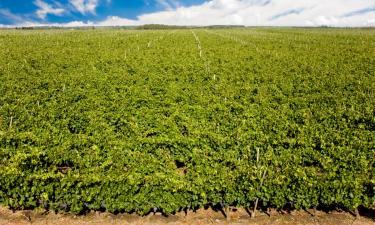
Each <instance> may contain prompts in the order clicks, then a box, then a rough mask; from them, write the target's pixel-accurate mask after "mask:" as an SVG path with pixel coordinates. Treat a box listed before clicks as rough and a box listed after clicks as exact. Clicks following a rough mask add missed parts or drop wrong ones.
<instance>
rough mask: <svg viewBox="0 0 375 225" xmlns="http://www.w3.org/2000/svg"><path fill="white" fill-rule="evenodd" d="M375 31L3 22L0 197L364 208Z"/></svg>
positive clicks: (61, 203)
mask: <svg viewBox="0 0 375 225" xmlns="http://www.w3.org/2000/svg"><path fill="white" fill-rule="evenodd" d="M374 162H375V30H373V29H302V28H298V29H297V28H295V29H292V28H290V29H289V28H288V29H287V28H279V29H276V28H272V29H271V28H258V29H250V28H249V29H245V28H242V29H193V30H188V29H180V30H120V29H117V30H116V29H108V30H105V29H103V30H39V31H38V30H34V31H33V30H29V31H28V30H23V31H20V30H19V31H16V30H2V31H0V205H3V206H8V207H10V208H12V209H16V210H17V209H35V208H45V209H49V210H55V211H68V212H73V213H81V212H85V211H88V210H105V211H108V212H114V213H115V212H129V213H131V212H135V213H138V214H140V215H143V214H146V213H148V212H153V211H158V212H162V213H164V214H171V213H174V212H178V211H181V210H196V209H199V208H203V207H207V206H211V207H216V208H222V209H224V210H225V209H227V208H228V207H241V208H247V209H249V210H250V211H254V212H255V211H256V210H257V209H258V210H259V209H262V210H266V209H267V208H276V209H282V208H285V207H288V208H292V209H311V208H316V207H318V208H319V207H321V208H340V209H343V210H354V209H356V208H358V207H367V208H373V207H374V206H375V168H374Z"/></svg>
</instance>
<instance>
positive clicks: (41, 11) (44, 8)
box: [34, 0, 65, 19]
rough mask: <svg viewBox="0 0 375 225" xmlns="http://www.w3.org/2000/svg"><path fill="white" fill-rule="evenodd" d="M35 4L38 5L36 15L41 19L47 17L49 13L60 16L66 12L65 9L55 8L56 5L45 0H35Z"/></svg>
mask: <svg viewBox="0 0 375 225" xmlns="http://www.w3.org/2000/svg"><path fill="white" fill-rule="evenodd" d="M34 4H35V5H36V6H37V7H38V10H37V11H36V15H37V17H39V18H40V19H45V18H46V16H47V15H48V14H52V15H57V16H60V15H62V14H63V13H64V12H65V9H63V8H55V7H54V6H52V5H50V4H48V3H46V2H43V1H42V0H36V1H34Z"/></svg>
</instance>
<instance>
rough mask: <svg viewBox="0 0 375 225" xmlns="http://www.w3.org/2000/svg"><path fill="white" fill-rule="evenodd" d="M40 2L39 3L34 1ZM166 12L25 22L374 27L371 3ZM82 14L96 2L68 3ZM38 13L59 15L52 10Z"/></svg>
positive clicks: (282, 1)
mask: <svg viewBox="0 0 375 225" xmlns="http://www.w3.org/2000/svg"><path fill="white" fill-rule="evenodd" d="M37 1H40V2H41V0H37ZM158 2H159V4H161V5H164V6H165V7H164V8H165V9H164V10H163V11H160V12H155V13H148V14H143V15H140V16H138V17H137V18H136V19H127V18H123V17H118V16H108V17H107V18H106V19H105V20H102V21H72V22H69V23H63V24H48V23H47V24H41V23H33V22H30V21H29V22H25V23H23V24H20V25H25V26H26V25H28V26H38V25H53V26H63V27H69V26H131V25H142V24H167V25H198V26H202V25H246V26H336V27H363V26H365V27H366V26H375V1H374V0H329V1H327V0H303V1H302V0H210V1H206V2H205V3H203V4H200V5H194V6H189V7H184V6H180V5H179V4H178V1H175V0H158ZM70 3H71V4H72V5H73V6H74V7H75V9H76V10H77V11H79V12H81V13H83V14H84V13H95V8H96V7H97V5H98V0H70ZM47 9H49V10H44V11H41V12H40V13H39V14H40V17H44V16H45V15H46V14H48V13H55V14H58V13H62V12H60V11H56V10H58V9H55V8H47Z"/></svg>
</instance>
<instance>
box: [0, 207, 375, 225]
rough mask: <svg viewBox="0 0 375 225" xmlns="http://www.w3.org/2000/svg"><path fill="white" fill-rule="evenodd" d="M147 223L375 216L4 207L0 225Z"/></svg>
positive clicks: (329, 221) (265, 224)
mask: <svg viewBox="0 0 375 225" xmlns="http://www.w3.org/2000/svg"><path fill="white" fill-rule="evenodd" d="M26 224H35V225H42V224H43V225H46V224H54V225H66V224H69V225H78V224H79V225H99V224H116V225H127V224H132V225H145V224H156V225H161V224H176V225H182V224H197V225H198V224H201V225H206V224H238V225H243V224H249V225H287V224H296V225H297V224H298V225H323V224H324V225H374V224H375V218H374V216H372V215H367V216H361V217H359V218H356V217H355V216H353V215H352V214H350V213H347V212H337V211H334V212H330V213H326V212H321V211H318V212H317V213H316V214H315V216H312V214H310V213H308V212H305V211H293V212H291V213H280V212H276V211H272V212H271V214H270V215H267V214H265V213H259V214H258V215H257V216H256V218H250V217H249V215H248V214H247V212H245V210H241V209H240V210H237V211H235V212H232V213H231V220H230V221H228V220H227V219H226V218H225V217H224V216H223V214H222V213H221V212H215V211H212V210H199V211H197V212H195V213H193V212H189V213H188V214H187V215H186V214H185V213H177V214H176V215H172V216H169V217H165V216H162V215H160V214H155V215H154V214H151V215H148V216H144V217H140V216H137V215H129V214H118V215H114V214H110V213H99V212H93V213H88V214H86V215H84V216H75V215H69V214H55V213H52V212H49V213H46V212H35V211H17V212H12V211H10V210H8V209H4V208H0V225H26Z"/></svg>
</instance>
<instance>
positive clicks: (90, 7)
mask: <svg viewBox="0 0 375 225" xmlns="http://www.w3.org/2000/svg"><path fill="white" fill-rule="evenodd" d="M109 1H110V0H107V2H109ZM69 2H70V4H72V6H73V7H74V8H75V9H76V10H77V11H78V12H80V13H82V14H86V13H92V14H95V11H96V7H97V6H98V4H99V1H98V0H69Z"/></svg>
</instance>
